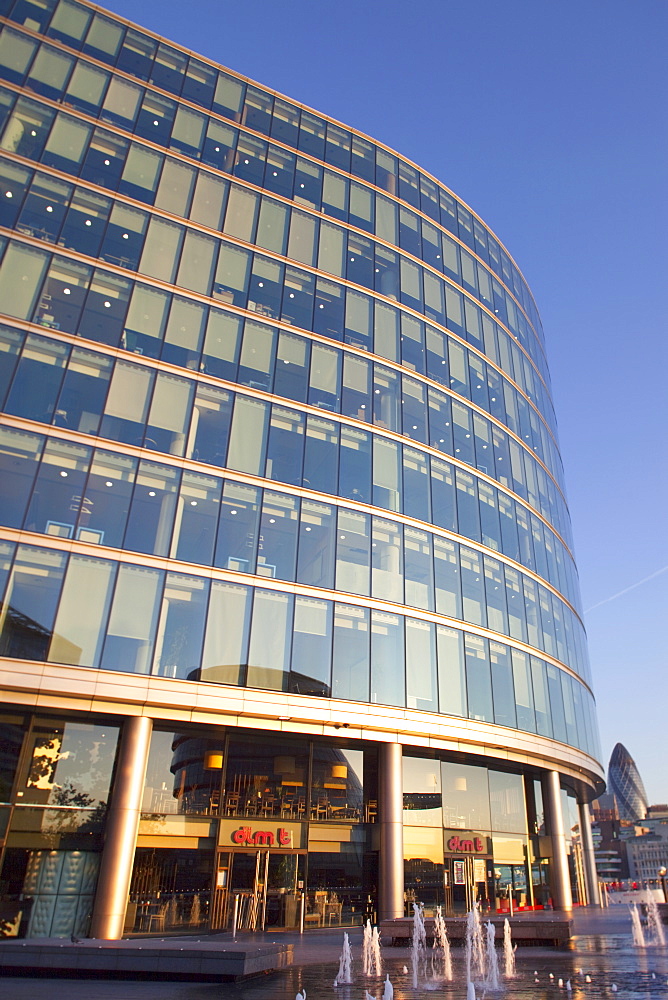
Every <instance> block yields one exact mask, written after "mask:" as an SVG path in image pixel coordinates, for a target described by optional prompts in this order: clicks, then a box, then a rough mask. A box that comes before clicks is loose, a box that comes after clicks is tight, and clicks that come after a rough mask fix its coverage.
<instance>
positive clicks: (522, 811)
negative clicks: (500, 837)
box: [488, 771, 526, 834]
mask: <svg viewBox="0 0 668 1000" xmlns="http://www.w3.org/2000/svg"><path fill="white" fill-rule="evenodd" d="M488 778H489V801H490V811H491V817H492V830H498V831H501V832H504V833H505V832H508V833H511V832H512V833H524V834H526V804H525V801H524V780H523V778H522V775H521V774H508V773H506V772H505V771H488Z"/></svg>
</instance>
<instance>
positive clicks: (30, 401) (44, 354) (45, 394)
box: [5, 334, 69, 423]
mask: <svg viewBox="0 0 668 1000" xmlns="http://www.w3.org/2000/svg"><path fill="white" fill-rule="evenodd" d="M68 354H69V347H67V345H65V344H61V343H58V342H57V341H52V340H46V339H45V338H44V337H36V336H34V335H32V334H31V335H29V336H28V337H27V338H26V342H25V347H24V348H23V352H22V354H21V358H20V360H19V364H18V367H17V369H16V373H15V375H14V380H13V382H12V385H11V388H10V390H9V396H8V397H7V402H6V404H5V410H6V411H7V413H12V414H14V415H15V416H17V417H26V418H27V419H29V420H40V421H42V422H43V423H51V419H52V417H53V414H54V411H55V408H56V401H57V399H58V393H59V390H60V386H61V384H62V380H63V373H64V367H65V364H66V362H67V357H68Z"/></svg>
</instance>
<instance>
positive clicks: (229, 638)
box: [199, 580, 251, 685]
mask: <svg viewBox="0 0 668 1000" xmlns="http://www.w3.org/2000/svg"><path fill="white" fill-rule="evenodd" d="M250 607H251V591H250V588H248V587H242V586H240V585H239V584H233V583H224V582H223V581H221V580H213V581H212V582H211V598H210V600H209V614H208V618H207V624H206V631H205V633H204V650H203V652H202V667H201V671H200V675H199V679H200V680H202V681H206V682H207V683H212V684H235V685H238V684H243V683H245V680H246V663H247V659H248V632H249V627H250Z"/></svg>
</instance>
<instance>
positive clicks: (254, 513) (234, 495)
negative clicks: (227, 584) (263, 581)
mask: <svg viewBox="0 0 668 1000" xmlns="http://www.w3.org/2000/svg"><path fill="white" fill-rule="evenodd" d="M260 497H261V493H260V490H258V489H256V488H255V487H254V486H246V485H245V483H234V482H226V483H225V486H224V488H223V496H222V500H221V505H220V522H219V525H218V542H217V546H216V560H215V563H216V566H221V567H222V568H223V569H232V570H235V572H237V573H254V572H255V555H256V550H257V544H258V535H259V518H260Z"/></svg>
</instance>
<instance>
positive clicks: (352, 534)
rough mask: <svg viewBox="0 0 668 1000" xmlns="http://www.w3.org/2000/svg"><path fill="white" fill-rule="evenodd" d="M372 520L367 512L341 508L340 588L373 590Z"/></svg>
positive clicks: (339, 515)
mask: <svg viewBox="0 0 668 1000" xmlns="http://www.w3.org/2000/svg"><path fill="white" fill-rule="evenodd" d="M369 521H370V518H369V516H368V515H367V514H360V513H358V512H357V511H352V510H345V509H344V508H342V507H340V508H339V510H338V528H337V542H336V584H335V586H336V589H337V590H343V591H347V592H348V593H351V594H368V593H369Z"/></svg>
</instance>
